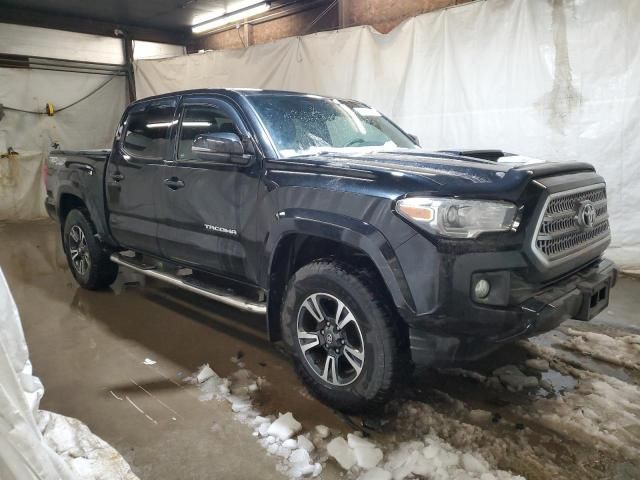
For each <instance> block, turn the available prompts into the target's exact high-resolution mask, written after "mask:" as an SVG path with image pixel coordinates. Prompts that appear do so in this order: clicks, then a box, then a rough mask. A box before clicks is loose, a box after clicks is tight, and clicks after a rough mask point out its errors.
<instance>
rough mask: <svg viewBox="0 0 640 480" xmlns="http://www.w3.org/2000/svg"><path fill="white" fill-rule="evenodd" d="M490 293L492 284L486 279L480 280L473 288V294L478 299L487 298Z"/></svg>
mask: <svg viewBox="0 0 640 480" xmlns="http://www.w3.org/2000/svg"><path fill="white" fill-rule="evenodd" d="M490 291H491V284H490V283H489V282H488V281H487V280H485V279H484V278H483V279H481V280H478V281H477V282H476V285H475V287H473V293H474V294H475V296H476V298H487V297H488V296H489V292H490Z"/></svg>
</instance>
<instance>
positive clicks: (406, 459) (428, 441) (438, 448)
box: [361, 434, 523, 480]
mask: <svg viewBox="0 0 640 480" xmlns="http://www.w3.org/2000/svg"><path fill="white" fill-rule="evenodd" d="M384 467H385V470H386V471H387V472H389V473H390V475H388V476H387V477H386V478H389V479H391V478H392V479H393V480H402V479H405V478H413V476H414V475H418V476H421V477H426V478H429V479H430V480H448V479H455V478H460V479H462V478H464V479H481V480H503V479H522V478H523V477H520V476H514V475H512V474H511V473H509V472H505V471H502V470H492V469H491V467H490V465H489V463H488V462H487V461H486V460H485V459H484V458H483V457H482V456H481V455H479V454H478V453H473V452H462V451H461V450H458V449H456V448H454V447H452V446H451V445H449V444H448V443H446V442H445V441H443V440H442V439H441V438H439V437H438V436H436V435H434V434H429V435H427V436H426V437H424V441H413V442H404V443H401V444H400V445H399V447H398V449H397V450H395V451H394V452H392V453H391V454H390V455H389V458H388V461H387V462H386V464H385V466H384ZM377 475H378V478H385V477H384V476H383V475H384V474H383V473H382V472H379V473H377ZM361 478H362V477H361ZM365 478H366V477H365ZM372 478H376V477H374V476H372Z"/></svg>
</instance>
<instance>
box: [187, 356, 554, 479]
mask: <svg viewBox="0 0 640 480" xmlns="http://www.w3.org/2000/svg"><path fill="white" fill-rule="evenodd" d="M234 363H235V362H234ZM518 371H519V370H518ZM498 373H500V374H501V375H502V376H505V377H506V378H509V375H512V376H518V374H517V373H516V372H515V371H512V370H504V371H501V372H498ZM523 375H524V374H523V373H522V372H520V376H523ZM524 376H525V377H526V375H524ZM492 378H494V380H495V381H497V382H498V383H499V382H500V380H498V377H492ZM534 378H535V377H534ZM188 381H190V382H191V383H195V384H197V385H199V387H200V389H201V395H200V399H201V400H212V399H218V400H225V401H227V402H229V403H230V404H231V408H232V410H233V411H234V412H235V414H236V415H235V416H236V418H237V419H238V420H240V421H242V422H244V423H245V424H247V425H249V426H251V428H252V429H253V436H254V437H256V438H257V439H258V442H259V444H260V445H261V446H262V447H263V448H264V449H265V450H266V451H267V452H268V454H269V455H273V456H275V457H279V458H280V463H279V467H278V469H279V470H280V471H281V472H282V473H284V474H285V475H287V476H289V477H290V478H301V477H307V478H311V477H317V476H318V475H320V473H321V472H322V470H323V465H324V464H325V462H326V461H327V460H328V459H329V457H330V458H332V459H333V460H335V462H336V463H337V465H339V466H340V467H341V468H342V469H343V470H344V471H345V474H346V475H345V477H346V478H358V479H363V480H403V479H405V478H415V476H416V475H419V476H427V477H428V478H430V479H433V480H437V479H448V478H454V479H455V478H469V479H475V478H477V479H482V480H505V479H513V478H522V477H516V476H513V475H512V474H511V473H509V472H507V471H504V470H497V469H493V468H492V467H491V465H492V464H496V461H495V458H505V456H507V455H506V454H505V452H506V451H507V450H508V449H509V448H510V447H509V446H508V445H507V444H506V443H505V442H504V441H502V440H500V439H499V438H497V437H496V436H494V435H492V434H487V432H486V431H485V430H483V429H482V428H480V427H476V426H474V425H470V424H468V423H464V422H462V421H459V420H453V419H451V418H450V417H447V416H445V415H442V414H440V413H438V412H436V411H435V410H434V409H433V408H432V407H430V406H429V405H426V404H423V403H420V402H406V403H404V404H403V405H402V406H401V407H400V411H399V414H398V419H397V421H396V422H395V423H396V425H395V428H396V430H397V431H398V432H400V435H399V436H400V437H402V438H400V439H397V436H396V440H394V441H392V442H389V441H388V440H387V441H385V443H384V445H379V444H377V443H376V442H375V441H374V440H372V439H371V438H364V437H363V436H362V434H361V433H359V432H358V433H355V434H354V433H349V434H347V436H346V439H345V438H344V437H342V436H337V437H334V438H332V439H331V438H330V436H331V432H330V430H329V429H328V428H327V427H326V426H323V425H318V426H316V427H315V428H314V429H313V430H312V431H310V432H304V431H303V426H302V425H301V424H300V422H298V421H297V420H296V419H295V418H294V416H293V414H292V413H291V412H287V413H281V414H279V415H278V417H277V418H276V417H275V416H262V415H261V414H260V413H259V412H258V411H257V410H256V408H255V406H254V402H253V397H252V396H253V394H254V392H256V391H258V390H259V389H260V387H261V386H262V385H263V382H264V380H261V379H259V378H257V377H255V376H254V375H253V374H252V373H251V372H250V371H249V370H246V369H244V368H242V369H241V370H238V371H236V372H235V373H234V374H233V375H231V376H229V377H227V378H221V377H220V376H219V375H218V374H216V372H215V371H214V370H213V369H211V367H209V366H208V365H203V366H202V367H201V368H200V369H199V370H198V371H197V372H196V373H195V374H194V375H193V376H192V377H190V378H189V379H188ZM451 401H452V402H455V401H454V400H453V399H451ZM458 404H459V405H458V407H459V409H460V412H464V413H462V414H461V416H463V415H464V416H469V417H470V418H473V419H474V420H475V421H478V422H488V421H489V419H490V418H491V413H490V412H486V411H481V410H475V411H472V412H471V413H470V412H469V411H468V410H466V408H465V407H464V405H462V404H461V402H458ZM415 439H418V440H415ZM445 439H446V440H445ZM407 440H410V441H407ZM530 450H531V448H530V447H526V446H521V445H518V446H517V449H515V448H513V447H512V446H511V450H510V452H509V453H510V454H512V455H515V454H516V453H518V454H522V455H525V454H527V455H528V456H529V457H535V455H534V454H532V453H531V451H530ZM518 462H519V463H526V462H525V461H523V460H522V459H519V460H518ZM537 467H538V468H539V466H537ZM549 471H551V472H552V469H550V470H549Z"/></svg>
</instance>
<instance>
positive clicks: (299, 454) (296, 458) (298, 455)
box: [289, 448, 311, 464]
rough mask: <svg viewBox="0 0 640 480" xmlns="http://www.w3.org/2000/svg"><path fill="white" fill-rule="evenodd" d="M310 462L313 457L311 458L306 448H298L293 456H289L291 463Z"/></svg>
mask: <svg viewBox="0 0 640 480" xmlns="http://www.w3.org/2000/svg"><path fill="white" fill-rule="evenodd" d="M310 460H311V457H310V456H309V452H307V451H306V450H305V449H304V448H298V449H296V450H294V451H293V452H291V455H289V461H290V462H291V463H304V464H308V463H309V461H310Z"/></svg>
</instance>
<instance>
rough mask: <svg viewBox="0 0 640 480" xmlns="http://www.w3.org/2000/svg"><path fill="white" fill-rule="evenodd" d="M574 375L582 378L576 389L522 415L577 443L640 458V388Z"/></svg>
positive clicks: (604, 378) (595, 376)
mask: <svg viewBox="0 0 640 480" xmlns="http://www.w3.org/2000/svg"><path fill="white" fill-rule="evenodd" d="M567 368H570V369H572V368H573V367H567ZM573 375H574V376H576V377H577V378H578V379H579V381H578V385H577V387H576V388H575V390H573V391H572V392H570V393H567V394H565V395H562V396H557V397H555V398H552V399H541V400H540V401H538V402H535V403H534V404H533V405H532V406H529V407H528V408H527V409H520V412H519V413H520V415H522V417H523V418H525V419H527V420H528V421H530V422H532V423H538V424H540V425H542V426H544V427H545V428H547V429H549V430H551V431H554V432H556V433H558V434H560V435H562V436H564V437H566V438H569V439H571V440H573V441H577V442H579V443H583V444H587V445H593V446H594V447H595V448H597V449H599V450H608V451H609V452H610V453H612V454H614V455H616V454H621V455H622V456H623V457H627V458H638V457H640V435H639V433H640V406H638V399H640V388H638V387H637V386H636V385H631V384H628V383H626V382H623V381H621V380H618V379H616V378H613V377H609V376H604V375H600V374H597V373H593V372H584V371H579V370H577V369H576V370H574V372H573Z"/></svg>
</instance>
